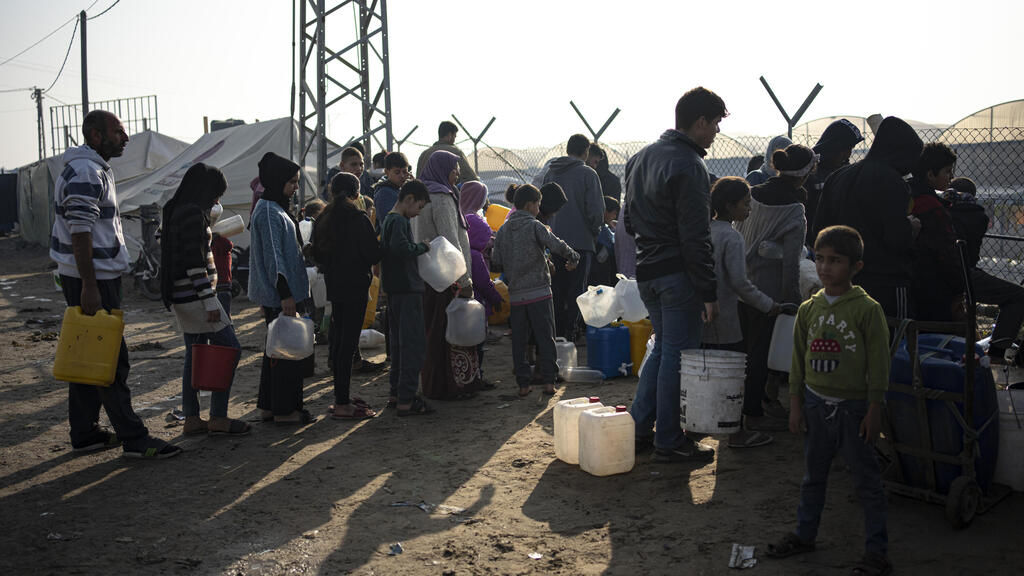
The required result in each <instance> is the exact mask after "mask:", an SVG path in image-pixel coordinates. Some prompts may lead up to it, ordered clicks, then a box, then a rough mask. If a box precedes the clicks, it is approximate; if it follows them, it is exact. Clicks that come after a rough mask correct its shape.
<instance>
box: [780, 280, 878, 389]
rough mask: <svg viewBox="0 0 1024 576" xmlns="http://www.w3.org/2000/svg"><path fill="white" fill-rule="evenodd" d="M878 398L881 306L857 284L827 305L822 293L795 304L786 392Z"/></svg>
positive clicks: (820, 291) (823, 292)
mask: <svg viewBox="0 0 1024 576" xmlns="http://www.w3.org/2000/svg"><path fill="white" fill-rule="evenodd" d="M804 385H806V386H808V387H809V388H811V389H812V390H814V391H815V392H817V393H818V394H821V395H824V396H829V397H833V398H844V399H848V400H867V401H869V402H879V403H880V402H884V401H885V391H886V390H887V389H888V388H889V328H888V326H886V323H885V312H883V311H882V307H881V306H880V305H879V304H878V302H875V301H874V300H872V299H871V297H870V296H868V294H867V292H865V291H864V289H863V288H861V287H860V286H854V287H853V288H852V289H850V290H849V291H847V292H846V293H845V294H842V295H841V296H839V297H838V298H836V300H835V301H834V302H832V303H831V304H829V302H828V299H827V298H825V291H824V290H819V291H818V293H817V294H815V295H814V296H812V297H811V299H810V300H807V301H806V302H804V303H803V304H801V305H800V310H799V311H798V312H797V314H796V322H795V324H794V326H793V362H792V365H791V366H790V370H789V394H790V395H791V396H792V395H801V394H802V393H803V387H804Z"/></svg>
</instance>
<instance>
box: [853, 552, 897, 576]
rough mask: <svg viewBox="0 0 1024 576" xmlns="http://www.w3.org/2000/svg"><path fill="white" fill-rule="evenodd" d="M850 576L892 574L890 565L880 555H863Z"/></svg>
mask: <svg viewBox="0 0 1024 576" xmlns="http://www.w3.org/2000/svg"><path fill="white" fill-rule="evenodd" d="M850 574H853V575H854V576H888V575H889V574H892V563H890V562H889V559H888V558H886V557H885V556H882V555H881V554H872V553H868V554H864V556H863V557H862V558H861V559H860V562H858V563H857V564H856V565H855V566H854V567H853V569H851V570H850Z"/></svg>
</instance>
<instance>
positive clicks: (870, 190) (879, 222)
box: [813, 116, 923, 318]
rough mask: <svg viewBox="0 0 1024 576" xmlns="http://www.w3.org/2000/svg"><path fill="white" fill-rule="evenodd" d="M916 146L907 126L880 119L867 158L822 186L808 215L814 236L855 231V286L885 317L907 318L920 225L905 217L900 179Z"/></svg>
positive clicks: (906, 196)
mask: <svg viewBox="0 0 1024 576" xmlns="http://www.w3.org/2000/svg"><path fill="white" fill-rule="evenodd" d="M922 147H923V143H922V142H921V138H920V137H918V135H917V133H916V132H915V131H914V129H913V128H911V126H910V125H909V124H907V123H906V122H904V121H903V120H901V119H899V118H897V117H895V116H890V117H888V118H886V119H884V120H882V123H881V125H879V127H878V132H877V133H876V135H875V141H874V143H873V144H872V145H871V149H870V150H869V151H868V154H867V156H866V157H865V158H864V159H863V160H861V161H860V162H857V163H856V164H852V165H850V166H847V167H845V168H841V169H839V170H838V171H837V172H835V173H833V174H832V176H831V177H829V179H828V180H827V181H826V182H825V187H824V189H822V193H821V198H820V200H819V203H818V208H817V212H816V213H815V216H814V224H813V228H814V237H817V235H818V233H819V232H821V230H823V229H825V228H828V227H829V226H835V225H839V224H842V225H846V226H850V227H852V228H854V229H856V230H857V231H858V232H860V235H861V237H862V238H863V239H864V268H863V269H862V270H861V272H860V273H859V274H857V279H856V281H857V284H858V285H860V286H861V287H862V288H864V290H866V291H867V293H868V294H869V295H870V296H871V297H872V298H874V299H875V300H876V301H877V302H878V303H879V304H881V305H882V308H883V309H884V310H885V313H886V314H887V315H889V316H896V317H899V318H912V317H913V299H912V297H911V293H910V292H911V290H910V283H911V280H912V276H913V272H912V271H913V252H912V250H913V244H914V237H915V236H916V235H917V231H919V230H920V222H919V221H918V220H917V219H916V218H913V217H910V215H909V207H910V189H909V187H908V186H907V183H906V182H904V181H903V176H904V175H905V174H908V173H910V171H911V169H913V167H914V164H915V163H916V162H917V159H918V158H919V157H920V156H921V149H922Z"/></svg>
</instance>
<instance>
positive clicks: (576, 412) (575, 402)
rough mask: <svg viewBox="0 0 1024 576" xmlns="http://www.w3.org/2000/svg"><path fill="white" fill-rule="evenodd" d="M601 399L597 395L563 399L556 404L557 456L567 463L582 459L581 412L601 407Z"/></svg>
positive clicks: (577, 461) (575, 462) (574, 462)
mask: <svg viewBox="0 0 1024 576" xmlns="http://www.w3.org/2000/svg"><path fill="white" fill-rule="evenodd" d="M601 406H603V404H601V399H600V398H598V397H597V396H590V397H582V398H573V399H571V400H562V401H560V402H559V403H558V404H555V410H554V412H555V414H554V423H555V457H556V458H558V459H559V460H561V461H562V462H565V463H566V464H579V461H580V453H579V449H580V434H579V422H580V413H582V412H583V411H584V410H588V409H590V408H600V407H601Z"/></svg>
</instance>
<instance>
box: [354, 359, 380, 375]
mask: <svg viewBox="0 0 1024 576" xmlns="http://www.w3.org/2000/svg"><path fill="white" fill-rule="evenodd" d="M386 369H387V363H386V362H370V361H369V360H365V359H364V360H363V363H362V364H361V365H360V366H359V367H358V368H356V372H360V373H362V374H371V373H373V372H380V371H382V370H386Z"/></svg>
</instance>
